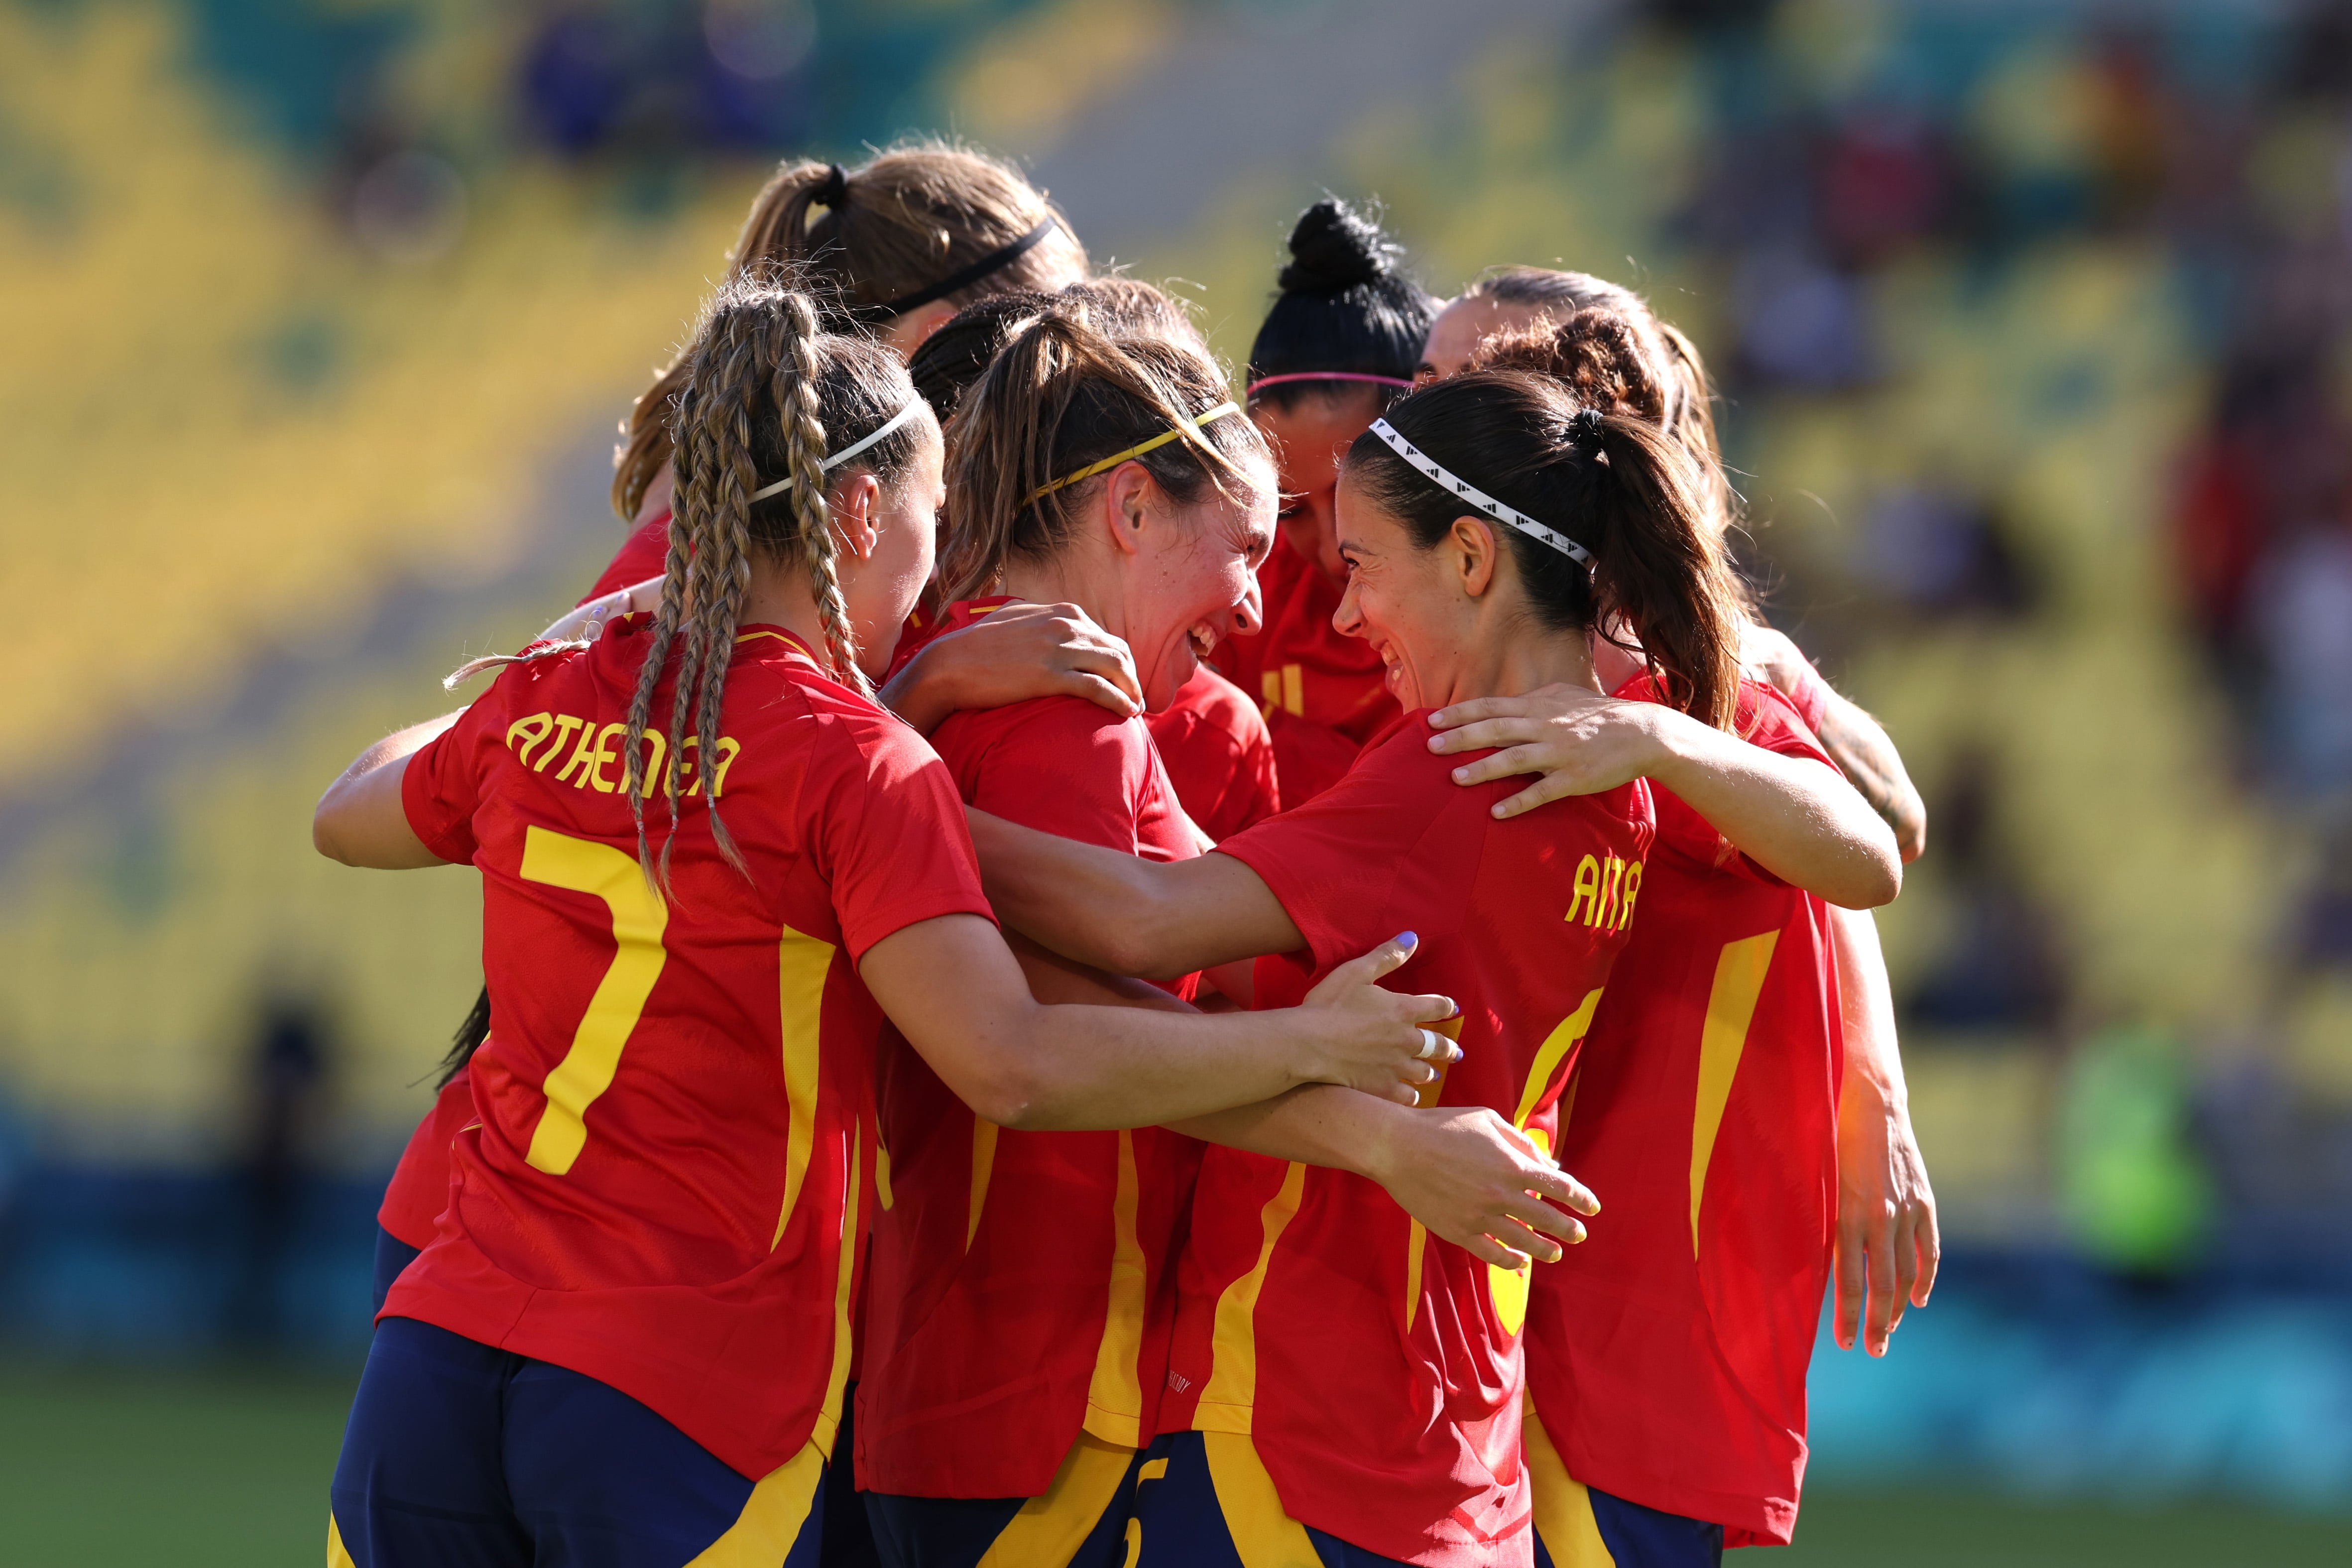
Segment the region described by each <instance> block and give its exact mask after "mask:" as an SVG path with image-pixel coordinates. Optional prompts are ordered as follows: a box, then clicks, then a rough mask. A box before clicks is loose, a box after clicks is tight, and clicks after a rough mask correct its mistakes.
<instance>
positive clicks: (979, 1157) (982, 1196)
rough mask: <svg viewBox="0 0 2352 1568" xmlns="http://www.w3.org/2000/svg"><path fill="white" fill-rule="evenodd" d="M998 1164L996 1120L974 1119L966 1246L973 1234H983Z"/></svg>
mask: <svg viewBox="0 0 2352 1568" xmlns="http://www.w3.org/2000/svg"><path fill="white" fill-rule="evenodd" d="M995 1168H996V1123H995V1122H993V1121H983V1120H982V1119H981V1118H980V1117H977V1116H975V1117H973V1118H972V1119H971V1197H970V1198H969V1199H968V1200H967V1202H968V1205H969V1206H968V1207H967V1208H966V1209H965V1211H964V1218H963V1249H964V1250H965V1251H966V1252H970V1251H971V1238H972V1237H975V1236H978V1235H979V1234H980V1211H981V1210H982V1208H984V1207H986V1206H987V1205H988V1175H989V1173H990V1172H991V1171H992V1170H994V1169H995Z"/></svg>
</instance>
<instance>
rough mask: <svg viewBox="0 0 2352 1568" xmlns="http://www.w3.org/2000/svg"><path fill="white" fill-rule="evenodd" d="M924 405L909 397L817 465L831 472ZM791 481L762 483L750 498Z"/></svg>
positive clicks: (772, 492)
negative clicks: (875, 425) (876, 424)
mask: <svg viewBox="0 0 2352 1568" xmlns="http://www.w3.org/2000/svg"><path fill="white" fill-rule="evenodd" d="M925 406H926V405H925V404H924V402H923V400H922V399H921V398H919V397H917V398H911V399H909V400H908V404H907V406H906V407H904V408H901V409H900V410H898V413H896V414H893V415H892V416H890V417H889V418H887V419H885V420H884V421H883V422H882V425H881V427H880V428H879V429H877V430H876V431H875V432H874V434H872V435H871V436H868V437H866V439H864V440H863V441H853V442H851V443H850V444H849V445H848V446H846V447H843V448H842V449H841V450H840V451H838V452H835V454H834V455H833V456H831V457H830V458H826V459H825V460H824V462H822V463H819V464H818V465H817V467H818V468H823V469H824V471H825V472H827V473H831V472H832V471H833V470H834V469H835V468H839V467H841V465H842V464H844V463H845V462H847V461H849V459H850V458H854V457H856V456H857V454H858V453H860V452H863V451H864V450H866V448H867V447H871V446H873V445H874V444H875V443H876V442H877V441H879V440H881V439H882V438H883V437H886V436H887V435H889V434H890V432H892V431H893V430H896V429H897V428H898V426H901V425H904V424H905V423H906V422H907V421H908V420H909V419H912V418H913V417H914V416H916V415H917V414H919V413H920V412H921V411H922V410H923V408H924V407H925ZM792 483H793V481H792V480H790V479H778V480H777V481H776V482H775V483H774V484H772V485H763V486H761V488H760V489H756V490H753V491H752V492H751V499H752V500H767V499H768V498H769V497H770V496H772V495H775V494H777V493H778V492H779V491H782V490H786V489H791V488H792Z"/></svg>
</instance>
